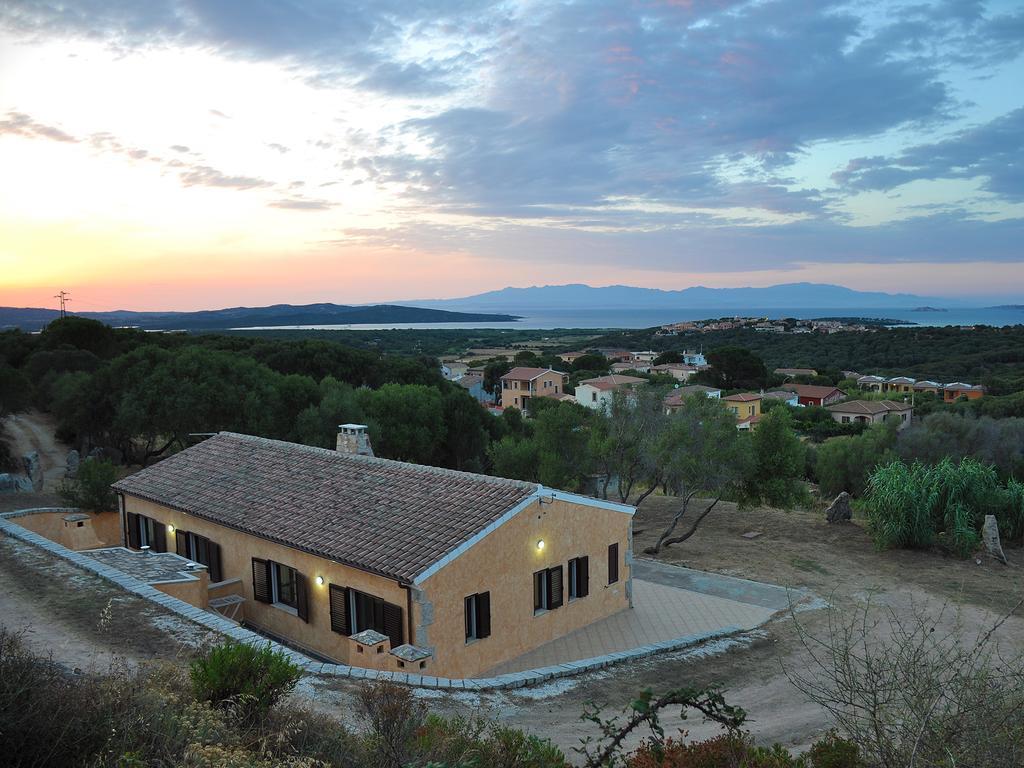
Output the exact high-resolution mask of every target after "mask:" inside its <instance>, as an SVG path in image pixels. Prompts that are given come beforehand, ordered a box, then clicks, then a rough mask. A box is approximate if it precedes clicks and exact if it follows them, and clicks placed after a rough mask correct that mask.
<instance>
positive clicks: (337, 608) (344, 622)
mask: <svg viewBox="0 0 1024 768" xmlns="http://www.w3.org/2000/svg"><path fill="white" fill-rule="evenodd" d="M328 591H329V592H330V599H331V630H332V631H334V632H339V633H341V634H343V635H345V637H348V636H349V635H351V634H353V633H352V624H351V622H350V621H349V616H348V588H347V587H339V586H338V585H337V584H331V586H330V587H329V590H328Z"/></svg>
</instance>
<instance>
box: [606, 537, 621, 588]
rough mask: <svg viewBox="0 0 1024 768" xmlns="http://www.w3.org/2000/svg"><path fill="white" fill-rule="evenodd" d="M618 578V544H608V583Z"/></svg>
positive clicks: (612, 582)
mask: <svg viewBox="0 0 1024 768" xmlns="http://www.w3.org/2000/svg"><path fill="white" fill-rule="evenodd" d="M618 580H619V545H618V544H617V543H616V544H609V545H608V583H609V584H614V583H615V582H617V581H618Z"/></svg>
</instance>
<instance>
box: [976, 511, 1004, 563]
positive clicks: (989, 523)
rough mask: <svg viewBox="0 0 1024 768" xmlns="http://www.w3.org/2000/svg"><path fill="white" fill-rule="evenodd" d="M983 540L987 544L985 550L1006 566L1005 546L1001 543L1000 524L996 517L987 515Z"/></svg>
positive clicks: (982, 531) (982, 535)
mask: <svg viewBox="0 0 1024 768" xmlns="http://www.w3.org/2000/svg"><path fill="white" fill-rule="evenodd" d="M981 540H982V542H983V543H984V544H985V550H986V551H987V552H988V553H989V554H990V555H992V557H994V558H995V559H996V560H998V561H999V562H1001V563H1002V564H1003V565H1006V564H1007V563H1006V555H1004V554H1003V545H1002V543H1001V542H1000V541H999V522H998V521H997V520H996V516H995V515H985V524H984V525H983V526H982V527H981Z"/></svg>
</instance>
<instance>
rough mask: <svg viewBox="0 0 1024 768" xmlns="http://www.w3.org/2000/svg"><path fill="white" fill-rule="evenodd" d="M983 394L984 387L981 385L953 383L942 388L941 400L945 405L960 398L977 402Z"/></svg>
mask: <svg viewBox="0 0 1024 768" xmlns="http://www.w3.org/2000/svg"><path fill="white" fill-rule="evenodd" d="M984 394H985V387H983V386H982V385H981V384H965V383H964V382H962V381H954V382H952V383H950V384H946V386H944V387H943V388H942V399H943V400H944V401H945V402H947V403H955V402H956V401H957V400H959V399H960V398H961V397H962V398H965V399H967V400H977V399H978V398H979V397H983V396H984Z"/></svg>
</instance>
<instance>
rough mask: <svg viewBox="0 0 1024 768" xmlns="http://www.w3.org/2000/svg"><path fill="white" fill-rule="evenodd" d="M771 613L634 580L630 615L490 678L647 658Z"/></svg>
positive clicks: (563, 640) (749, 625) (556, 643)
mask: <svg viewBox="0 0 1024 768" xmlns="http://www.w3.org/2000/svg"><path fill="white" fill-rule="evenodd" d="M635 573H636V570H634V574H635ZM787 605H788V603H787ZM774 613H775V609H774V608H770V607H763V606H761V605H756V604H753V603H746V602H740V601H739V600H730V599H728V598H724V597H718V596H716V595H709V594H703V593H701V592H696V591H691V590H688V589H683V588H680V587H676V586H667V585H665V584H659V583H656V582H651V581H644V580H641V579H638V578H637V577H636V576H635V575H634V577H633V608H632V609H631V610H630V609H627V610H624V611H620V612H619V613H616V614H615V615H614V616H609V617H608V618H606V619H602V620H600V621H597V622H594V623H593V624H590V625H588V626H586V627H583V628H582V629H578V630H576V631H575V632H571V633H570V634H568V635H566V636H564V637H560V638H558V639H557V640H552V641H551V642H550V643H545V644H544V645H542V646H540V647H539V648H535V649H534V650H532V651H530V652H529V653H525V654H523V655H522V656H519V657H518V658H515V659H512V660H511V661H507V662H505V663H504V664H500V665H498V666H496V667H494V668H493V669H491V670H489V672H488V674H490V675H503V674H507V673H510V672H519V671H522V670H528V669H534V670H535V669H536V668H538V667H550V666H555V665H567V666H569V667H574V666H575V665H576V664H577V663H578V662H577V660H578V659H592V658H594V657H608V656H611V657H612V659H611V660H614V661H619V660H621V658H620V657H619V656H617V654H619V653H633V654H642V655H644V656H649V655H651V654H653V653H657V652H659V651H666V650H669V649H671V648H673V647H675V643H676V641H677V640H678V638H680V637H684V636H700V635H704V634H707V633H710V632H716V631H719V630H721V629H722V628H723V627H738V628H739V629H741V630H748V629H753V628H754V627H757V626H760V625H761V624H763V623H764V622H766V621H767V620H768V619H769V618H771V616H772V614H774Z"/></svg>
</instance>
